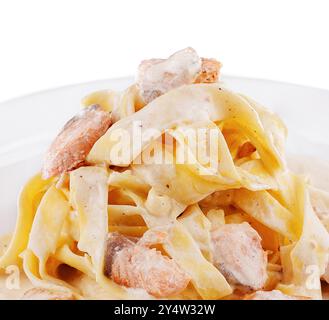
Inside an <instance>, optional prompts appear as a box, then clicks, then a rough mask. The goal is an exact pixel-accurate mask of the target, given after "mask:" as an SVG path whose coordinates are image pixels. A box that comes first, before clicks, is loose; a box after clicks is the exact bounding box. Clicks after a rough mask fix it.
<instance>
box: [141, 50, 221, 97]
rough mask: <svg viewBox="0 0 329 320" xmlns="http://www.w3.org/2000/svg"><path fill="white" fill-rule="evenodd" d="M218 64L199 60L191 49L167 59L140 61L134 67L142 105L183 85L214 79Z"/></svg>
mask: <svg viewBox="0 0 329 320" xmlns="http://www.w3.org/2000/svg"><path fill="white" fill-rule="evenodd" d="M220 67H221V64H220V62H218V61H216V60H215V59H205V58H200V57H199V56H198V54H197V53H196V51H195V50H194V49H193V48H186V49H183V50H180V51H178V52H176V53H174V54H173V55H171V56H170V57H169V58H168V59H150V60H144V61H142V62H141V64H140V65H139V67H138V74H137V86H138V87H139V89H140V95H141V96H142V98H143V99H144V102H145V103H149V102H151V101H152V100H153V99H155V98H157V97H159V96H161V95H162V94H164V93H166V92H168V91H169V90H171V89H175V88H178V87H180V86H182V85H185V84H192V83H211V82H216V81H217V80H218V75H219V69H220Z"/></svg>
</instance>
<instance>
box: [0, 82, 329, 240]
mask: <svg viewBox="0 0 329 320" xmlns="http://www.w3.org/2000/svg"><path fill="white" fill-rule="evenodd" d="M223 81H224V82H225V84H226V85H227V86H228V87H229V88H231V89H232V90H235V91H238V92H241V93H244V94H246V95H248V96H250V97H252V98H254V99H255V100H256V101H258V102H260V103H262V104H264V105H265V106H267V107H269V108H271V109H272V110H274V111H275V112H277V113H278V114H279V115H280V116H281V117H282V118H283V120H284V121H285V123H286V125H287V127H288V129H289V138H288V145H287V146H288V150H289V152H290V153H301V154H306V155H315V156H317V157H321V158H326V159H328V160H329V158H328V155H329V142H328V139H329V123H328V122H329V91H326V90H321V89H315V88H309V87H301V86H297V85H293V84H286V83H279V82H273V81H268V80H258V79H247V78H240V77H224V78H223ZM132 82H133V78H121V79H112V80H103V81H96V82H90V83H85V84H78V85H73V86H68V87H63V88H58V89H54V90H49V91H44V92H40V93H35V94H32V95H29V96H25V97H22V98H18V99H15V100H11V101H8V102H5V103H2V104H0V112H1V117H0V194H1V200H0V234H2V233H6V232H10V231H11V230H13V228H14V225H15V219H16V199H17V195H18V193H19V190H20V189H21V187H22V185H23V184H24V182H25V181H26V180H27V179H28V178H29V177H30V176H32V175H33V174H34V173H35V172H36V171H37V170H38V169H39V168H40V166H41V161H42V154H43V153H44V151H45V149H46V148H47V146H48V145H49V143H50V141H51V139H52V138H53V137H54V136H55V135H56V133H57V132H58V131H59V130H60V128H61V127H62V126H63V125H64V124H65V122H66V121H67V120H68V119H69V118H70V117H72V115H74V114H75V113H76V112H78V111H79V109H80V100H81V98H82V97H83V96H85V95H86V94H88V93H90V92H92V91H95V90H101V89H108V88H111V89H115V90H121V89H124V88H126V87H127V86H128V85H129V84H131V83H132Z"/></svg>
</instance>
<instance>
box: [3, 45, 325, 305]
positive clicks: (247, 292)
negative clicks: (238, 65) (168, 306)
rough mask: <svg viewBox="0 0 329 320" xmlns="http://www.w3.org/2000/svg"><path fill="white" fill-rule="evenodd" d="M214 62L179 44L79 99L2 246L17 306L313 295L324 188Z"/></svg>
mask: <svg viewBox="0 0 329 320" xmlns="http://www.w3.org/2000/svg"><path fill="white" fill-rule="evenodd" d="M184 57H186V59H187V60H181V59H183V58H184ZM205 63H207V65H205ZM190 64H192V65H190ZM209 64H210V66H211V68H210V67H209ZM219 67H220V63H218V62H216V61H215V60H211V59H203V58H202V59H201V58H199V56H198V55H197V54H196V52H195V51H194V50H193V49H191V48H187V49H185V50H183V51H181V52H179V53H177V54H174V55H172V56H171V57H170V58H169V59H168V60H164V59H152V60H148V61H144V62H143V63H142V64H141V66H140V69H139V75H138V77H137V83H136V84H133V85H132V86H130V87H129V88H128V89H126V90H125V91H123V92H114V91H111V90H105V91H98V92H95V93H92V94H91V95H89V96H88V97H86V98H84V99H83V105H84V107H85V108H86V109H85V112H84V113H83V115H78V116H76V117H75V118H74V121H70V122H69V123H68V124H67V125H66V126H65V127H64V129H63V131H62V132H61V133H60V134H59V136H58V137H57V138H56V139H57V140H55V143H54V144H53V145H52V148H53V149H51V150H50V151H49V153H48V157H46V159H48V160H47V161H50V160H53V159H54V158H56V170H53V169H54V168H53V163H51V162H48V163H46V164H45V165H44V169H43V176H44V177H45V176H47V177H48V176H50V178H49V179H46V180H43V178H42V176H41V174H37V175H36V176H34V177H33V178H31V180H29V181H28V182H27V184H26V185H25V187H24V188H23V190H22V192H21V194H20V196H19V199H18V217H17V224H16V229H15V231H14V233H13V235H12V238H11V241H10V243H9V245H8V247H7V248H6V249H2V250H1V251H2V256H1V257H0V269H3V270H4V269H5V268H7V267H8V266H10V265H17V266H18V267H19V268H20V270H21V271H23V272H24V274H25V276H26V277H27V278H28V279H29V281H30V283H31V288H32V289H29V291H28V292H27V293H26V292H25V293H24V294H23V295H22V296H21V297H18V298H24V297H29V298H30V297H32V298H33V297H35V298H37V297H39V296H40V291H33V290H43V291H41V292H42V293H43V296H47V297H49V299H53V298H54V297H55V298H56V297H58V299H60V298H63V297H64V298H65V297H66V298H72V299H96V298H97V299H98V298H104V299H155V298H162V299H181V298H187V299H189V298H193V299H196V298H197V299H237V298H241V299H242V298H246V299H256V298H257V297H258V298H261V297H265V296H266V299H268V298H271V297H272V298H273V299H276V298H280V299H281V298H282V299H283V298H286V299H321V298H322V293H323V292H322V282H323V281H325V280H327V281H328V279H329V275H328V270H329V269H328V260H329V233H328V231H329V228H328V225H329V224H328V221H329V220H328V213H329V200H328V199H329V196H328V194H329V193H328V192H329V190H323V189H322V188H321V187H319V186H318V185H312V183H310V182H309V181H308V180H307V179H306V177H305V176H303V175H298V174H297V173H293V172H292V171H291V170H290V169H289V168H288V166H287V161H286V153H285V139H286V136H287V129H286V127H285V126H284V124H283V122H282V121H281V119H280V118H279V117H278V116H277V115H275V114H273V113H272V112H271V111H269V110H268V109H266V108H265V107H263V106H261V105H259V104H258V103H257V102H255V101H253V100H252V99H250V98H249V97H246V96H244V95H240V94H237V93H234V92H232V91H230V90H228V89H226V88H225V87H224V86H223V85H222V84H221V83H218V82H217V78H216V77H217V76H218V72H219ZM216 68H217V69H216ZM207 70H208V71H207ZM202 72H203V73H202ZM207 72H211V74H209V75H207V74H206V73H207ZM158 81H161V83H159V82H158ZM199 82H204V83H199ZM210 82H212V83H210ZM94 105H97V107H95V106H94ZM109 116H110V117H111V119H109ZM89 117H95V118H89ZM95 119H106V121H103V122H102V123H98V122H97V120H95ZM100 121H101V120H100ZM76 123H79V128H75V127H74V124H76ZM84 124H85V125H86V128H83V127H80V126H83V125H84ZM98 126H99V127H100V128H101V130H103V131H104V128H105V129H106V128H107V130H106V132H105V133H104V134H103V135H102V134H101V137H99V132H97V128H98ZM104 126H105V127H104ZM106 126H108V127H106ZM70 130H74V134H72V135H71V134H70V133H71V131H70ZM84 131H86V132H88V134H86V135H85V136H84V135H83V132H84ZM84 138H85V139H86V141H84ZM90 147H91V149H90ZM77 153H78V154H77ZM49 154H51V155H52V157H49ZM62 158H63V159H62ZM49 159H50V160H49ZM45 168H46V169H45ZM44 170H47V172H46V173H47V174H46V175H45V172H44ZM31 290H32V291H31ZM264 290H265V293H264ZM278 290H280V291H281V292H279V291H278ZM36 292H38V295H37V294H36Z"/></svg>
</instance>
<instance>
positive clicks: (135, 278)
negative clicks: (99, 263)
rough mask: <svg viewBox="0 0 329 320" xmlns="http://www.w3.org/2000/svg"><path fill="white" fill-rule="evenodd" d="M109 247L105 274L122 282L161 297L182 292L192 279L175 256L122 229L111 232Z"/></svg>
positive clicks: (121, 283) (117, 281) (115, 280)
mask: <svg viewBox="0 0 329 320" xmlns="http://www.w3.org/2000/svg"><path fill="white" fill-rule="evenodd" d="M106 251H107V252H106V253H105V257H106V258H105V274H106V275H108V276H110V277H111V278H112V280H113V281H114V282H116V283H118V284H120V285H123V286H126V287H130V288H143V289H144V290H146V291H147V292H148V293H149V294H151V295H153V296H155V297H158V298H161V297H167V296H170V295H173V294H177V293H179V292H181V291H182V290H184V289H185V288H186V286H187V285H188V283H189V281H190V277H189V276H188V275H187V274H186V273H185V272H184V271H183V270H182V269H181V268H180V267H179V266H178V264H177V263H176V262H175V261H174V260H173V259H170V258H169V257H167V256H164V255H162V254H161V252H160V251H157V250H156V249H150V248H148V247H146V246H144V245H142V244H140V243H135V242H134V241H131V240H129V239H127V238H126V237H125V236H123V235H120V234H118V233H116V234H110V235H109V238H108V242H107V250H106Z"/></svg>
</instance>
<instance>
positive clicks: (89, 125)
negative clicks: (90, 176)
mask: <svg viewBox="0 0 329 320" xmlns="http://www.w3.org/2000/svg"><path fill="white" fill-rule="evenodd" d="M110 125H111V115H110V113H108V112H105V111H103V110H102V109H101V108H100V107H99V106H98V105H93V106H90V107H88V108H86V109H84V110H83V111H81V112H80V113H79V114H78V115H76V116H75V117H73V118H72V119H71V120H70V121H69V122H67V123H66V125H65V126H64V128H63V129H62V131H61V132H60V133H59V135H58V136H57V137H56V138H55V140H54V141H53V143H52V144H51V146H50V148H49V149H48V151H47V153H46V155H45V158H44V163H43V168H42V176H43V178H44V179H47V178H50V177H52V176H57V175H60V174H61V173H63V172H67V171H70V170H73V169H75V168H77V167H78V166H79V165H81V164H82V163H83V162H84V161H85V159H86V157H87V155H88V153H89V151H90V150H91V148H92V147H93V145H94V144H95V142H96V141H97V140H98V139H99V138H100V137H101V136H102V135H103V134H104V133H105V132H106V131H107V129H108V128H109V127H110Z"/></svg>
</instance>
